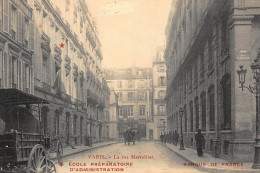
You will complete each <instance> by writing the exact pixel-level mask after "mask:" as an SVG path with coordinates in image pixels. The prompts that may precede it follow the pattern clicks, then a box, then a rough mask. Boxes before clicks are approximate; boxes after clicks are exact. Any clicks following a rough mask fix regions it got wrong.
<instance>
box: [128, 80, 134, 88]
mask: <svg viewBox="0 0 260 173" xmlns="http://www.w3.org/2000/svg"><path fill="white" fill-rule="evenodd" d="M133 87H134V81H132V80H128V88H133Z"/></svg>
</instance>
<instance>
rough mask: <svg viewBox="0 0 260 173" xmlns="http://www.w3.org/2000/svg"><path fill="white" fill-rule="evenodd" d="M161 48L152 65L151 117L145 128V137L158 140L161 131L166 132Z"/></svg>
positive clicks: (164, 78) (163, 62) (164, 79)
mask: <svg viewBox="0 0 260 173" xmlns="http://www.w3.org/2000/svg"><path fill="white" fill-rule="evenodd" d="M163 54H164V52H163V49H162V48H159V49H158V50H157V54H156V56H155V58H154V60H153V65H152V99H153V103H152V115H153V116H152V119H151V121H149V122H148V124H147V128H146V134H147V136H146V138H147V139H149V140H160V135H161V133H162V134H164V133H166V132H167V116H166V103H165V101H164V97H165V95H166V85H167V84H166V63H165V60H164V57H163Z"/></svg>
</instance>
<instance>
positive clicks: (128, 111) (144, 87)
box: [105, 67, 152, 138]
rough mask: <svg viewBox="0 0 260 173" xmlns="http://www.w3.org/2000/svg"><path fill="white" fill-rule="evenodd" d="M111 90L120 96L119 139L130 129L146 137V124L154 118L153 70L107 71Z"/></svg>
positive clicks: (136, 68)
mask: <svg viewBox="0 0 260 173" xmlns="http://www.w3.org/2000/svg"><path fill="white" fill-rule="evenodd" d="M105 71H106V72H105V74H106V79H107V82H108V85H109V87H110V90H111V91H113V92H115V93H116V94H117V95H118V105H119V120H118V121H119V122H118V130H119V137H121V138H122V137H123V133H124V132H125V131H126V130H127V129H128V127H130V128H134V129H137V130H138V131H139V132H140V135H141V137H146V136H147V135H146V123H147V121H148V120H149V119H151V118H152V107H151V105H152V70H151V68H138V67H132V68H126V69H106V70H105Z"/></svg>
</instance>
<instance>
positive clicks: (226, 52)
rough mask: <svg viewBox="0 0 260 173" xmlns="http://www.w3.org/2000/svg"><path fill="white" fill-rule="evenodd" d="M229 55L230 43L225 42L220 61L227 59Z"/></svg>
mask: <svg viewBox="0 0 260 173" xmlns="http://www.w3.org/2000/svg"><path fill="white" fill-rule="evenodd" d="M228 56H229V44H227V43H225V44H223V46H222V48H221V57H220V58H221V59H220V62H222V61H223V60H225V59H226V58H227V57H228Z"/></svg>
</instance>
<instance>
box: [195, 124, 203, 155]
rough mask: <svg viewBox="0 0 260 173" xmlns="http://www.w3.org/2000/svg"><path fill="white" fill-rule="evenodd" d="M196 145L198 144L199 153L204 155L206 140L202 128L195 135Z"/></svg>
mask: <svg viewBox="0 0 260 173" xmlns="http://www.w3.org/2000/svg"><path fill="white" fill-rule="evenodd" d="M195 140H196V145H197V154H198V156H199V157H202V156H203V150H202V145H203V142H204V135H203V134H202V133H201V130H200V129H199V130H198V133H197V134H196V135H195Z"/></svg>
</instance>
